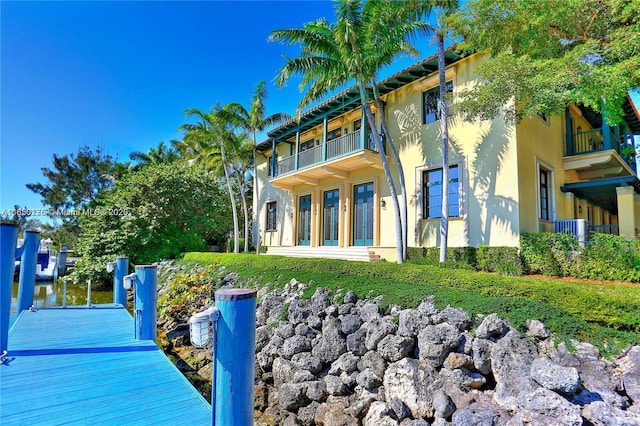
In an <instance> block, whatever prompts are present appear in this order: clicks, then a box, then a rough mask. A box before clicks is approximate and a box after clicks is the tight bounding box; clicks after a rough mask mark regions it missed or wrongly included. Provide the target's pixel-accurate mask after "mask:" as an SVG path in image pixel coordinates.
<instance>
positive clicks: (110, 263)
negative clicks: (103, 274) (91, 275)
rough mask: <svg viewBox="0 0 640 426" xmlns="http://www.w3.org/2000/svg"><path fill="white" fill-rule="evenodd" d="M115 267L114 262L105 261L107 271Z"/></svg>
mask: <svg viewBox="0 0 640 426" xmlns="http://www.w3.org/2000/svg"><path fill="white" fill-rule="evenodd" d="M115 269H116V262H115V261H114V262H107V272H108V273H111V272H113V271H115Z"/></svg>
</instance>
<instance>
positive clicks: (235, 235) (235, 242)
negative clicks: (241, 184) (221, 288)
mask: <svg viewBox="0 0 640 426" xmlns="http://www.w3.org/2000/svg"><path fill="white" fill-rule="evenodd" d="M220 155H221V157H222V168H223V169H224V177H225V180H226V181H227V189H228V190H229V199H230V200H231V213H232V214H233V252H234V253H240V246H239V242H238V239H239V237H240V235H239V234H240V232H239V231H238V208H237V207H236V197H234V196H233V188H232V187H231V177H230V176H229V170H227V157H226V155H225V152H224V147H223V146H222V144H220Z"/></svg>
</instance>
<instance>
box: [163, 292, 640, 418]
mask: <svg viewBox="0 0 640 426" xmlns="http://www.w3.org/2000/svg"><path fill="white" fill-rule="evenodd" d="M302 290H303V285H302V284H300V283H298V282H296V281H292V282H291V283H289V284H288V285H287V286H286V288H285V289H284V290H276V291H273V292H270V293H266V292H265V291H262V292H261V294H260V304H259V306H258V309H257V315H256V319H257V324H256V370H255V377H256V381H255V409H256V425H275V424H278V425H288V426H293V425H304V426H311V425H324V426H338V425H341V426H345V425H354V426H355V425H364V426H387V425H389V426H392V425H402V426H410V425H414V426H418V425H449V424H453V425H508V426H519V425H582V424H585V425H597V426H598V425H611V426H613V425H619V426H622V425H640V347H638V346H634V347H632V348H630V349H629V350H628V351H627V352H626V353H625V354H623V355H622V356H621V357H620V358H619V359H618V360H617V362H616V363H611V362H608V361H606V360H604V359H603V358H601V357H600V355H599V353H598V350H597V348H595V347H594V346H592V345H590V344H586V343H575V350H573V351H569V350H567V348H566V347H565V345H564V344H563V343H561V344H559V345H557V346H554V344H553V342H552V341H551V339H550V338H549V332H548V330H547V329H546V327H545V326H544V324H542V323H540V322H539V321H536V320H531V321H529V323H528V330H527V332H526V335H523V334H521V333H520V332H518V331H517V330H515V329H514V328H512V327H511V326H510V325H509V323H508V322H507V321H505V320H503V319H501V318H498V316H497V315H495V314H491V315H488V316H486V317H484V318H482V319H478V320H476V321H475V322H474V321H473V320H472V319H471V318H470V317H469V315H468V314H467V313H466V312H465V311H463V310H460V309H456V308H450V307H449V308H445V309H443V310H439V309H437V308H436V307H435V305H434V304H433V300H432V299H427V300H424V301H423V302H422V303H421V304H420V306H418V307H417V308H416V309H399V308H393V309H391V312H390V314H387V315H385V314H383V313H382V311H381V310H380V308H379V305H378V301H377V300H358V299H357V297H356V296H355V294H354V293H352V292H347V293H346V294H341V295H337V296H334V297H332V296H331V295H330V293H329V291H328V290H326V289H322V288H320V289H318V290H317V291H316V293H315V294H314V295H313V297H312V298H311V299H308V300H304V299H301V298H300V295H301V294H302ZM474 329H475V330H474ZM172 332H173V330H170V331H169V333H168V335H172ZM182 334H183V333H173V335H174V336H176V339H175V341H174V342H173V344H174V345H175V344H181V343H183V341H184V339H183V340H182V341H180V342H178V340H179V339H181V338H180V336H181V335H182ZM198 359H200V360H203V359H206V358H205V357H199V358H198ZM183 368H192V367H189V366H186V367H184V366H183ZM197 369H199V370H201V375H202V376H204V377H206V375H207V374H211V367H210V361H208V362H203V363H200V365H199V366H198V367H197Z"/></svg>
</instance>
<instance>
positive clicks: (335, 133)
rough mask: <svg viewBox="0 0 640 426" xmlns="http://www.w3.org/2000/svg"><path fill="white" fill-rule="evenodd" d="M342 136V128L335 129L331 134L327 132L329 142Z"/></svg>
mask: <svg viewBox="0 0 640 426" xmlns="http://www.w3.org/2000/svg"><path fill="white" fill-rule="evenodd" d="M340 136H342V127H338V128H337V129H333V130H331V131H330V132H327V140H328V141H330V140H332V139H335V138H339V137H340Z"/></svg>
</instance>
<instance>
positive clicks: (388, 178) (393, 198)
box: [358, 76, 404, 263]
mask: <svg viewBox="0 0 640 426" xmlns="http://www.w3.org/2000/svg"><path fill="white" fill-rule="evenodd" d="M359 77H360V76H359ZM358 87H359V88H360V99H361V100H362V108H363V109H364V112H365V115H366V116H367V121H368V122H369V128H371V129H372V132H371V136H372V137H373V142H374V143H375V145H376V148H377V149H378V155H379V156H380V161H381V162H382V168H383V169H384V177H385V178H386V181H387V185H388V186H389V192H391V201H392V202H393V209H394V211H395V214H396V245H397V247H398V249H397V250H398V253H397V256H398V263H403V261H404V258H403V250H402V247H403V244H404V240H403V239H402V220H401V216H400V205H399V203H398V194H397V192H396V186H395V184H394V182H393V177H392V176H391V169H390V168H389V162H388V161H387V156H386V155H385V153H384V149H383V146H382V141H381V140H380V135H379V134H378V132H377V131H375V129H376V123H375V120H374V118H373V114H372V113H371V106H370V105H369V102H368V99H367V91H366V89H365V87H364V81H363V80H362V78H359V81H358Z"/></svg>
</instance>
